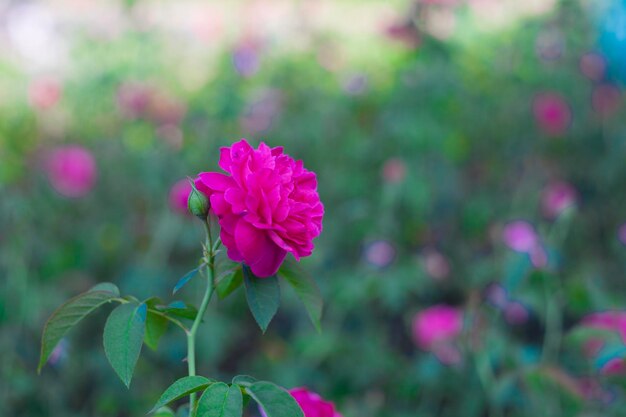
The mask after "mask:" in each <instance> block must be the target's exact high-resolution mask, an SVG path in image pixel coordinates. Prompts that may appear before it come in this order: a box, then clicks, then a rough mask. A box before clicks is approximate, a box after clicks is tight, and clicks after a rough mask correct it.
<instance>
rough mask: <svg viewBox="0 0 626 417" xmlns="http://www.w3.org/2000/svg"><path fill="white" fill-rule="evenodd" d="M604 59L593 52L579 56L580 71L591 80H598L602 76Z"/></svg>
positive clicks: (604, 64) (604, 67)
mask: <svg viewBox="0 0 626 417" xmlns="http://www.w3.org/2000/svg"><path fill="white" fill-rule="evenodd" d="M605 71H606V60H605V59H604V57H603V56H602V55H600V54H598V53H595V52H589V53H586V54H585V55H583V56H582V57H581V58H580V72H582V73H583V75H584V76H585V77H587V78H589V79H590V80H591V81H600V80H602V78H604V73H605Z"/></svg>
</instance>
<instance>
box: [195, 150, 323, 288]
mask: <svg viewBox="0 0 626 417" xmlns="http://www.w3.org/2000/svg"><path fill="white" fill-rule="evenodd" d="M219 166H220V168H222V169H223V170H224V171H226V173H227V174H228V175H226V174H221V173H218V172H202V173H200V174H199V175H198V177H197V179H196V181H195V183H196V187H197V188H198V190H199V191H201V192H203V193H204V194H206V195H207V196H208V197H209V200H210V203H211V209H212V210H213V212H214V213H215V215H216V216H217V217H218V219H219V224H220V226H221V232H220V236H221V239H222V242H223V243H224V246H226V249H227V250H228V257H229V258H230V259H232V260H233V261H235V262H244V263H245V264H246V265H248V266H249V267H250V269H251V270H252V272H253V273H254V274H255V275H257V276H259V277H268V276H271V275H273V274H275V273H276V271H277V270H278V268H279V267H280V265H281V264H282V262H283V260H284V259H285V256H286V255H287V253H288V252H289V253H292V254H293V255H294V257H295V258H296V260H300V258H301V257H304V256H309V255H311V253H312V252H313V247H314V245H313V239H314V238H316V237H317V236H318V235H319V234H320V233H321V231H322V218H323V216H324V206H323V205H322V203H321V201H320V199H319V195H318V193H317V179H316V176H315V173H313V172H311V171H308V170H307V169H305V168H304V165H303V163H302V161H295V160H294V159H293V158H291V157H290V156H289V155H286V154H284V153H283V148H282V147H276V148H270V147H269V146H267V145H266V144H265V143H263V142H261V144H260V145H259V147H258V148H257V149H254V148H252V147H251V146H250V145H249V144H248V142H247V141H246V140H245V139H242V140H240V141H239V142H236V143H234V144H233V145H232V146H230V147H224V148H221V155H220V161H219Z"/></svg>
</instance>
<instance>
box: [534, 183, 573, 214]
mask: <svg viewBox="0 0 626 417" xmlns="http://www.w3.org/2000/svg"><path fill="white" fill-rule="evenodd" d="M576 194H577V193H576V189H575V188H574V187H573V186H572V185H571V184H569V183H567V182H564V181H556V182H552V183H550V184H548V185H547V186H546V187H545V188H544V190H543V193H542V195H541V208H542V210H543V213H544V215H545V216H546V217H548V218H550V219H554V218H556V217H558V216H559V214H561V213H562V212H563V211H564V210H566V209H567V208H569V207H571V206H573V205H574V204H576Z"/></svg>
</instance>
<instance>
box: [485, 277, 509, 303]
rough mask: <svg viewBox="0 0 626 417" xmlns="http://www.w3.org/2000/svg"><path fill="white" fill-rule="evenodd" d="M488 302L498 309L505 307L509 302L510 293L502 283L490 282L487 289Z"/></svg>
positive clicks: (486, 297)
mask: <svg viewBox="0 0 626 417" xmlns="http://www.w3.org/2000/svg"><path fill="white" fill-rule="evenodd" d="M485 299H486V300H487V302H488V303H489V304H491V305H493V306H494V307H497V308H498V309H504V308H505V307H506V305H507V304H508V302H509V294H507V291H506V289H505V288H504V287H503V286H502V284H500V283H497V282H496V283H493V284H490V285H489V286H488V287H487V289H486V290H485Z"/></svg>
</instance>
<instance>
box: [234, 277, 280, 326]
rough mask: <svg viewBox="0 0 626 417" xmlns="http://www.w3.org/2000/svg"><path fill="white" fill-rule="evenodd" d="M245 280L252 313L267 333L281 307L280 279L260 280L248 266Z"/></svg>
mask: <svg viewBox="0 0 626 417" xmlns="http://www.w3.org/2000/svg"><path fill="white" fill-rule="evenodd" d="M243 279H244V284H245V286H246V299H247V300H248V306H249V307H250V311H251V312H252V315H253V316H254V319H255V320H256V322H257V323H258V324H259V327H260V328H261V330H262V331H263V333H265V331H266V330H267V326H268V325H269V324H270V321H272V318H273V317H274V315H275V314H276V312H277V311H278V306H279V305H280V288H279V286H278V279H276V275H272V276H271V277H267V278H258V277H256V276H254V274H253V273H252V271H251V270H250V268H248V267H247V266H246V265H243Z"/></svg>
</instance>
